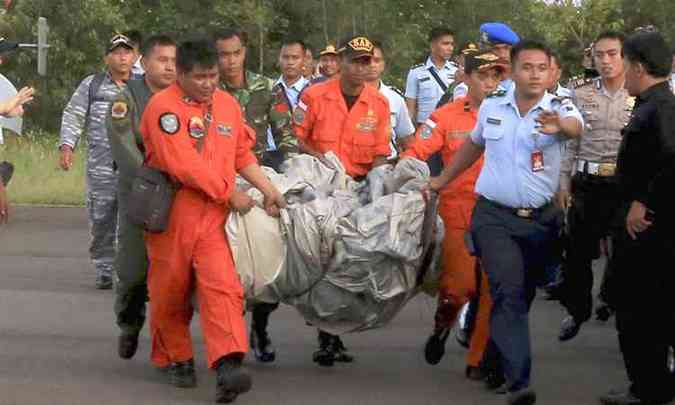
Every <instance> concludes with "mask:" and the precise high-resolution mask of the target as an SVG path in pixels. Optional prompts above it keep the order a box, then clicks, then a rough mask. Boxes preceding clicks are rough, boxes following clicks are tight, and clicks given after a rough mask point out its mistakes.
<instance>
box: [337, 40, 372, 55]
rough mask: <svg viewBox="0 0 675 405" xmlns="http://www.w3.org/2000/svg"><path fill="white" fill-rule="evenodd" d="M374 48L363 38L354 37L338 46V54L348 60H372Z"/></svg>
mask: <svg viewBox="0 0 675 405" xmlns="http://www.w3.org/2000/svg"><path fill="white" fill-rule="evenodd" d="M374 50H375V46H374V45H373V43H372V42H370V40H369V39H368V38H366V37H364V36H356V37H353V38H350V39H349V40H347V41H345V42H343V43H341V44H340V47H339V48H338V54H340V55H341V56H344V57H346V58H348V59H350V60H354V59H358V58H364V57H368V58H372V57H373V52H374Z"/></svg>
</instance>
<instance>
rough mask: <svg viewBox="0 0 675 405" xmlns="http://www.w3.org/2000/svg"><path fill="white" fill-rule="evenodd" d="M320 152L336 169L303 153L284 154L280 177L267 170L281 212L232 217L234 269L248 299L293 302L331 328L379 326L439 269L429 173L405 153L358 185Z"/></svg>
mask: <svg viewBox="0 0 675 405" xmlns="http://www.w3.org/2000/svg"><path fill="white" fill-rule="evenodd" d="M326 157H327V159H328V160H329V161H330V162H331V165H332V166H333V167H334V168H330V167H328V166H326V165H324V164H322V163H321V162H319V160H318V159H315V158H313V157H311V156H308V155H299V156H296V157H293V158H291V159H289V160H288V161H287V162H286V163H285V164H284V169H283V174H277V173H275V172H273V171H271V170H269V169H267V168H265V170H266V173H267V175H268V176H269V177H270V179H271V180H272V182H273V183H274V184H275V185H276V186H277V187H278V188H279V190H280V191H281V192H282V193H283V194H284V195H285V196H286V199H287V200H288V202H289V205H288V208H287V209H285V210H282V214H281V217H280V218H271V217H269V216H267V215H266V214H265V212H264V211H263V210H262V209H261V208H258V207H256V208H254V209H253V210H251V211H250V212H249V213H248V214H246V215H240V214H234V213H233V214H232V215H231V217H230V218H229V220H228V223H227V226H226V230H227V235H228V239H229V241H230V245H231V247H232V253H233V256H234V260H235V263H236V267H237V271H238V272H239V274H240V276H241V280H242V283H243V285H244V289H245V291H246V297H247V300H248V301H249V302H256V301H258V302H260V301H262V302H283V303H285V304H288V305H292V306H293V307H295V308H296V309H297V310H298V311H299V312H300V314H301V315H302V316H303V317H304V318H305V319H306V320H307V321H308V322H310V323H312V324H313V325H315V326H317V327H320V328H321V329H324V330H326V331H328V332H332V333H338V334H339V333H347V332H355V331H362V330H367V329H372V328H377V327H381V326H383V325H385V324H386V323H388V322H389V321H390V320H391V319H392V318H393V317H394V316H395V315H396V314H397V313H398V312H399V311H400V310H401V308H402V307H403V306H404V305H405V303H406V302H407V301H408V300H409V299H410V298H412V297H413V296H414V295H415V294H416V293H417V292H419V287H420V285H421V284H422V283H424V282H430V281H433V280H436V279H437V278H438V275H439V272H440V257H441V255H440V253H441V252H440V250H441V241H442V240H443V226H442V222H441V220H440V218H439V217H438V216H437V213H436V204H435V201H432V202H430V203H427V202H426V201H425V199H424V197H423V195H422V193H421V192H420V189H421V187H422V186H424V185H425V184H426V183H427V181H428V177H429V170H428V168H427V166H426V163H424V162H421V161H418V160H415V159H407V160H403V161H401V162H399V163H398V165H397V166H396V167H392V166H380V167H378V168H376V169H375V170H373V171H371V173H369V175H368V176H367V178H366V179H365V180H363V181H361V182H356V181H354V180H353V179H351V178H350V177H348V176H347V175H346V174H345V173H344V168H343V167H342V165H341V164H340V162H339V160H338V159H337V158H336V157H335V155H333V154H327V155H326ZM238 186H239V188H240V189H246V188H247V187H248V186H247V185H246V183H245V182H243V181H242V180H240V181H239V185H238ZM248 192H249V193H250V194H251V195H252V196H253V197H254V198H255V199H256V200H258V201H259V202H262V196H261V195H260V193H259V192H258V191H257V190H255V189H251V190H249V191H248Z"/></svg>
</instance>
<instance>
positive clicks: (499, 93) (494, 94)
mask: <svg viewBox="0 0 675 405" xmlns="http://www.w3.org/2000/svg"><path fill="white" fill-rule="evenodd" d="M506 93H507V91H506V90H495V91H493V92H492V93H490V94H488V95H487V98H495V97H504V96H505V95H506Z"/></svg>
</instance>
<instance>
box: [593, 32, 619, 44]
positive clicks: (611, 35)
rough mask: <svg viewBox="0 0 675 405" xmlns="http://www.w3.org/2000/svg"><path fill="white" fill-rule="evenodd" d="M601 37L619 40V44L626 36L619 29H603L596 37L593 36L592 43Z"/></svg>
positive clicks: (601, 38)
mask: <svg viewBox="0 0 675 405" xmlns="http://www.w3.org/2000/svg"><path fill="white" fill-rule="evenodd" d="M603 39H615V40H617V41H619V42H621V45H623V42H624V41H625V40H626V36H625V35H623V34H622V33H621V32H619V31H603V32H601V33H600V35H598V36H597V38H595V42H593V43H597V42H598V41H601V40H603Z"/></svg>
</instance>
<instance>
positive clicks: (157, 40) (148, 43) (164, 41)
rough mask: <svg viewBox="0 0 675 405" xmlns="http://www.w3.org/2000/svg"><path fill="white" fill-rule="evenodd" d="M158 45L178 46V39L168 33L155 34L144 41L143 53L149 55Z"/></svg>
mask: <svg viewBox="0 0 675 405" xmlns="http://www.w3.org/2000/svg"><path fill="white" fill-rule="evenodd" d="M156 46H176V47H177V44H176V41H175V40H174V39H173V38H171V37H170V36H169V35H166V34H158V35H153V36H151V37H150V38H148V39H146V40H145V41H144V42H143V48H141V55H143V56H144V57H145V56H148V55H149V54H150V53H151V52H152V51H153V50H154V49H155V47H156Z"/></svg>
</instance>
